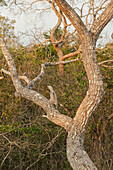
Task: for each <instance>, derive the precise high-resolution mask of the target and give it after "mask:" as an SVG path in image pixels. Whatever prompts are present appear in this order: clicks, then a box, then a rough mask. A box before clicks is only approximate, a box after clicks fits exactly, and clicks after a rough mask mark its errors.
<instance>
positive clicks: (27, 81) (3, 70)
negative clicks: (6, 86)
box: [1, 68, 30, 84]
mask: <svg viewBox="0 0 113 170" xmlns="http://www.w3.org/2000/svg"><path fill="white" fill-rule="evenodd" d="M1 71H2V72H3V73H5V74H8V75H9V76H11V73H10V72H9V71H6V70H5V69H3V68H2V69H1ZM19 78H20V79H21V80H24V81H25V82H26V83H27V84H28V83H29V82H30V80H29V79H28V78H27V77H26V76H19Z"/></svg>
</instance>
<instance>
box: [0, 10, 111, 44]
mask: <svg viewBox="0 0 113 170" xmlns="http://www.w3.org/2000/svg"><path fill="white" fill-rule="evenodd" d="M17 11H18V10H17ZM17 11H16V10H15V12H16V13H17ZM37 13H38V12H37ZM0 14H2V15H3V16H8V17H9V18H10V19H14V20H16V24H15V33H16V35H17V36H18V35H19V32H23V33H26V32H27V31H28V30H30V29H31V30H32V31H33V28H34V25H36V27H37V28H38V29H37V33H38V32H39V34H40V31H41V32H44V31H47V30H49V29H50V28H52V27H53V26H54V25H55V24H56V22H57V18H56V16H55V14H54V13H53V12H51V13H49V12H48V13H45V14H42V15H41V16H40V17H38V18H36V16H37V14H36V12H35V13H34V14H33V13H30V12H29V13H28V12H26V13H21V14H20V13H18V14H16V15H15V14H14V11H9V10H8V9H7V8H4V7H0ZM28 32H29V31H28ZM112 32H113V21H112V22H110V23H109V24H108V25H107V26H106V27H105V29H104V30H103V32H102V34H101V35H102V36H103V38H102V39H100V40H99V41H98V43H99V44H101V45H104V44H106V43H107V42H109V41H112V39H111V34H112ZM21 42H23V43H24V44H25V45H27V44H29V42H30V40H29V38H28V37H26V36H24V38H22V39H21Z"/></svg>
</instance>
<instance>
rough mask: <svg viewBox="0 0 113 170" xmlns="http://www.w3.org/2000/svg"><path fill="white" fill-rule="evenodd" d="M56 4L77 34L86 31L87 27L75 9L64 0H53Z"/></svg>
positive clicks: (80, 34)
mask: <svg viewBox="0 0 113 170" xmlns="http://www.w3.org/2000/svg"><path fill="white" fill-rule="evenodd" d="M54 1H55V3H56V4H57V6H58V7H59V8H60V9H61V11H63V13H64V14H65V15H66V16H67V18H68V19H69V20H70V21H71V23H72V24H73V26H74V27H75V29H76V30H77V32H78V34H79V36H80V37H81V38H82V36H83V35H84V34H85V33H86V32H87V28H86V26H85V25H84V23H83V22H82V20H81V18H80V17H79V15H78V14H77V13H76V11H75V10H74V9H73V8H72V7H71V6H70V5H69V4H68V3H67V2H66V1H65V0H54Z"/></svg>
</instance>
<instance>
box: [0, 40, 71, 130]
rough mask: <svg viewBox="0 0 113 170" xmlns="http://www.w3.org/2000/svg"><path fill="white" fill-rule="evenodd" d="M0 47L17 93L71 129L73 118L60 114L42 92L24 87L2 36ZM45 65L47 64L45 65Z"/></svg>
mask: <svg viewBox="0 0 113 170" xmlns="http://www.w3.org/2000/svg"><path fill="white" fill-rule="evenodd" d="M0 47H1V48H2V52H3V54H4V57H5V58H6V61H7V63H8V66H9V70H10V74H11V78H12V81H13V84H14V86H15V88H16V91H17V93H19V94H20V96H21V97H24V98H25V99H28V100H31V101H33V102H34V103H35V104H36V105H39V106H41V107H42V108H43V109H44V110H45V112H46V113H47V118H48V119H49V120H50V121H52V122H54V123H55V124H57V125H60V126H62V127H64V128H65V129H66V130H67V131H68V130H69V129H70V126H71V125H72V123H73V120H72V118H70V117H68V116H66V115H62V114H60V113H59V111H58V110H56V109H55V108H54V107H53V105H52V104H51V103H50V102H49V100H48V99H47V98H46V97H44V96H43V95H41V94H40V93H38V92H36V91H34V90H30V89H29V88H27V87H23V86H22V84H21V82H20V79H19V77H18V74H17V71H16V67H15V64H14V61H13V58H12V56H11V54H10V53H9V51H8V48H7V47H6V43H5V41H4V40H3V39H2V38H0ZM47 65H50V63H49V64H48V63H47ZM43 66H45V65H43ZM42 70H43V69H42ZM42 72H43V71H42ZM31 82H32V81H31Z"/></svg>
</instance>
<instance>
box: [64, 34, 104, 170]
mask: <svg viewBox="0 0 113 170" xmlns="http://www.w3.org/2000/svg"><path fill="white" fill-rule="evenodd" d="M94 41H95V40H93V38H92V36H91V35H90V33H89V34H88V33H87V34H86V35H85V36H84V38H83V39H82V51H83V61H84V67H85V69H86V72H87V76H88V79H89V89H88V91H87V94H86V96H85V98H84V100H83V102H82V103H81V105H80V107H79V108H78V110H77V113H76V115H75V117H74V124H73V126H72V128H71V129H70V131H69V132H68V137H67V157H68V160H69V162H70V165H71V166H72V168H73V169H74V170H82V169H83V170H84V169H91V170H96V169H97V168H96V167H95V165H94V163H93V162H92V161H91V159H90V158H89V156H88V154H87V153H86V151H85V150H84V134H85V131H86V128H87V125H88V122H89V120H90V117H91V115H92V113H93V112H94V110H95V109H96V107H97V106H98V104H99V102H100V100H101V98H102V96H103V94H104V89H103V81H102V76H101V72H100V69H99V67H98V64H97V61H96V55H95V43H94Z"/></svg>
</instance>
